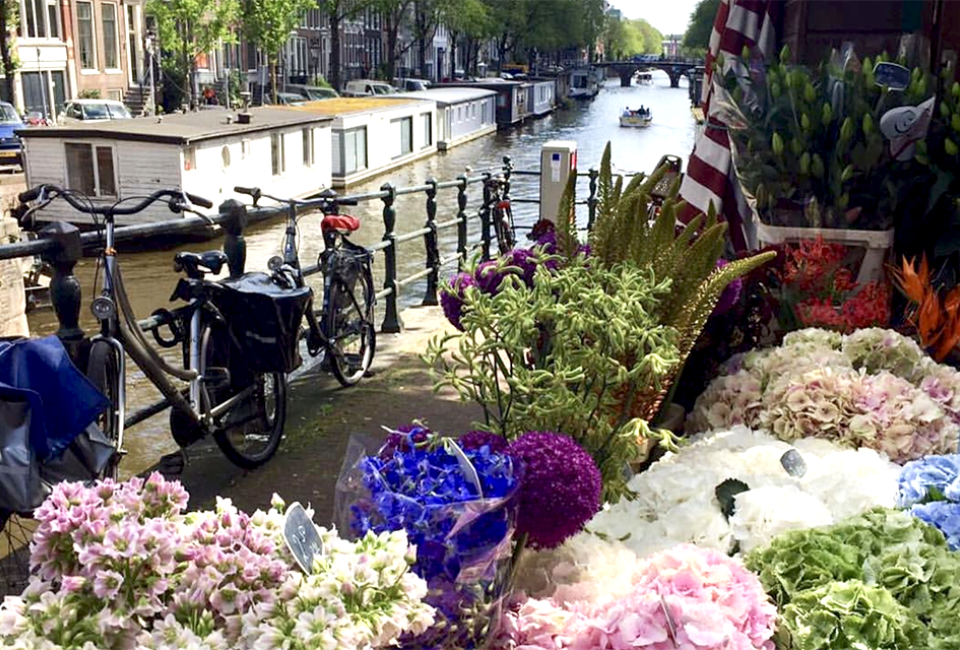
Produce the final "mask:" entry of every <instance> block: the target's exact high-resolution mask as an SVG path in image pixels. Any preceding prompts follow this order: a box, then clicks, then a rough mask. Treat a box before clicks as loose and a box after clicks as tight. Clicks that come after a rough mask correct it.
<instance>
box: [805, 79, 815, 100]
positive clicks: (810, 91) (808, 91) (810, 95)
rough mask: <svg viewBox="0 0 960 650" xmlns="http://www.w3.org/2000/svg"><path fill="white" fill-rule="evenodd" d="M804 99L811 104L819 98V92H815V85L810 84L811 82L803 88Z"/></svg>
mask: <svg viewBox="0 0 960 650" xmlns="http://www.w3.org/2000/svg"><path fill="white" fill-rule="evenodd" d="M803 98H804V99H805V100H807V102H809V103H811V104H812V103H813V101H814V100H815V99H816V98H817V91H816V90H814V88H813V84H812V83H810V82H809V81H808V82H807V83H806V85H805V86H804V87H803Z"/></svg>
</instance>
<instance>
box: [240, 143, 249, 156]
mask: <svg viewBox="0 0 960 650" xmlns="http://www.w3.org/2000/svg"><path fill="white" fill-rule="evenodd" d="M249 155H250V141H249V140H242V141H241V142H240V157H241V158H246V157H247V156H249Z"/></svg>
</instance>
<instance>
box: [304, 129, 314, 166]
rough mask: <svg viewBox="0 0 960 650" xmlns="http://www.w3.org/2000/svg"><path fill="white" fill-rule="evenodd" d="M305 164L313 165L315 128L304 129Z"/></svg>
mask: <svg viewBox="0 0 960 650" xmlns="http://www.w3.org/2000/svg"><path fill="white" fill-rule="evenodd" d="M303 166H304V167H313V129H312V128H306V129H304V130H303Z"/></svg>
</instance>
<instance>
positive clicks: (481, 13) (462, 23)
mask: <svg viewBox="0 0 960 650" xmlns="http://www.w3.org/2000/svg"><path fill="white" fill-rule="evenodd" d="M441 13H442V16H441V18H442V20H443V24H444V25H446V26H447V31H448V32H449V34H450V78H451V79H453V78H454V77H456V74H457V73H456V70H457V57H456V51H457V45H458V44H459V43H460V40H461V38H462V39H463V40H464V42H465V45H466V48H465V49H466V56H464V57H463V67H464V68H466V69H469V68H470V67H471V66H470V63H469V62H470V61H471V60H472V59H471V57H470V54H471V45H472V42H473V41H474V40H475V39H479V38H483V37H484V36H486V35H488V33H489V31H490V26H491V20H490V14H489V11H488V7H487V5H486V4H484V3H483V1H482V0H460V2H447V3H445V4H444V5H443V7H442V9H441Z"/></svg>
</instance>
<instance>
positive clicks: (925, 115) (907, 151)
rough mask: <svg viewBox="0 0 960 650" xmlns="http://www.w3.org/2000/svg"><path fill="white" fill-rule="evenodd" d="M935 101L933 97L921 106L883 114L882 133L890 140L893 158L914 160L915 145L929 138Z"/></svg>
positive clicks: (881, 120)
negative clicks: (928, 132)
mask: <svg viewBox="0 0 960 650" xmlns="http://www.w3.org/2000/svg"><path fill="white" fill-rule="evenodd" d="M935 100H936V97H931V98H930V99H928V100H927V101H925V102H923V103H922V104H920V105H919V106H900V107H898V108H893V109H891V110H889V111H887V112H886V113H884V114H883V117H881V118H880V132H881V133H883V135H884V136H886V138H887V139H888V140H890V155H891V156H893V157H894V158H896V159H897V160H901V161H903V160H910V159H911V158H913V154H914V148H915V147H914V145H915V144H916V142H917V141H918V140H922V139H923V138H925V137H927V130H928V129H929V128H930V118H931V116H932V115H933V104H934V101H935Z"/></svg>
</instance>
